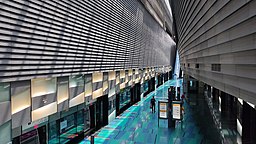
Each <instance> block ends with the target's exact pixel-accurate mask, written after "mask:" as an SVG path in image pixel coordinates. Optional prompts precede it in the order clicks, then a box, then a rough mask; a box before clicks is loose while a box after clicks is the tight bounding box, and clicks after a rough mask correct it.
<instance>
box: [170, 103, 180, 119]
mask: <svg viewBox="0 0 256 144" xmlns="http://www.w3.org/2000/svg"><path fill="white" fill-rule="evenodd" d="M181 107H182V106H181V102H180V101H173V102H172V118H173V119H176V120H180V119H182V115H181Z"/></svg>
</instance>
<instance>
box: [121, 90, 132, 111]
mask: <svg viewBox="0 0 256 144" xmlns="http://www.w3.org/2000/svg"><path fill="white" fill-rule="evenodd" d="M130 102H131V93H130V87H127V88H124V89H122V90H120V109H121V108H122V107H124V106H125V105H127V104H128V103H130Z"/></svg>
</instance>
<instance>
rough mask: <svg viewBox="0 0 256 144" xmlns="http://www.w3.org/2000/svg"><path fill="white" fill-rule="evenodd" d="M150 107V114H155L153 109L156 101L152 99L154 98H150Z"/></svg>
mask: <svg viewBox="0 0 256 144" xmlns="http://www.w3.org/2000/svg"><path fill="white" fill-rule="evenodd" d="M150 103H151V104H150V107H151V109H152V113H153V112H154V113H155V112H156V110H155V108H156V99H155V98H154V96H153V97H152V98H151V100H150Z"/></svg>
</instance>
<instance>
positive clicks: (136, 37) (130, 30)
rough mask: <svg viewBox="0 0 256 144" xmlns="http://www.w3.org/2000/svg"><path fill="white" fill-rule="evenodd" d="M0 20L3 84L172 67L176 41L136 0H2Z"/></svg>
mask: <svg viewBox="0 0 256 144" xmlns="http://www.w3.org/2000/svg"><path fill="white" fill-rule="evenodd" d="M0 21H1V23H0V33H1V34H0V65H1V69H0V70H1V71H0V81H13V80H23V79H30V78H34V77H40V76H60V75H70V74H77V73H86V72H90V71H98V70H100V71H101V70H112V69H123V68H137V67H140V68H142V67H147V66H156V65H170V61H169V60H170V55H171V53H170V51H171V45H173V43H172V39H171V38H170V37H169V36H168V35H167V33H165V32H164V30H163V29H162V28H161V27H160V26H159V25H158V24H157V23H156V21H155V20H154V19H153V18H152V16H151V15H150V14H149V13H148V12H147V11H146V10H145V9H144V7H143V6H142V4H141V3H140V2H139V1H137V0H131V1H130V0H129V1H126V0H120V1H75V0H74V1H70V0H63V1H49V0H44V1H39V0H31V1H27V0H24V1H23V0H20V1H9V0H8V1H3V0H2V1H1V2H0ZM166 50H167V51H168V52H166ZM155 51H157V52H155ZM159 52H162V54H164V55H159V54H160V53H159Z"/></svg>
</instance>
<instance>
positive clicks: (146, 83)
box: [142, 81, 148, 93]
mask: <svg viewBox="0 0 256 144" xmlns="http://www.w3.org/2000/svg"><path fill="white" fill-rule="evenodd" d="M147 91H148V81H145V82H144V83H143V89H142V93H145V92H147Z"/></svg>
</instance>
